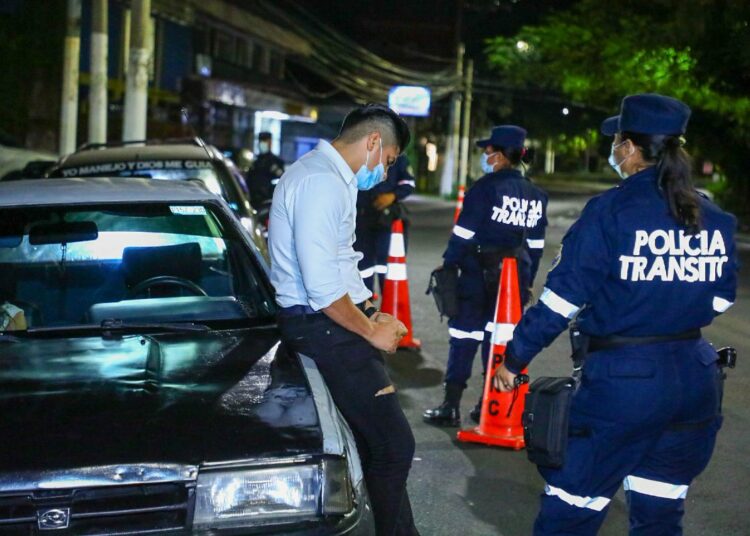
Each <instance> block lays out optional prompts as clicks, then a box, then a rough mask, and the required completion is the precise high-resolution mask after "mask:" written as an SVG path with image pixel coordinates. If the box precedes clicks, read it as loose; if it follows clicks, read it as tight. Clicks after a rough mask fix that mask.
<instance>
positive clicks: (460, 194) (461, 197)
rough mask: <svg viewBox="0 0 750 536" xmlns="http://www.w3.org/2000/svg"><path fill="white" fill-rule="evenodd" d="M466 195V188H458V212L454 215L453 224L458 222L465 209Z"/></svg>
mask: <svg viewBox="0 0 750 536" xmlns="http://www.w3.org/2000/svg"><path fill="white" fill-rule="evenodd" d="M465 195H466V187H465V186H463V185H461V186H459V187H458V201H456V212H454V213H453V223H456V222H457V221H458V216H459V215H460V214H461V211H462V210H463V208H464V196H465Z"/></svg>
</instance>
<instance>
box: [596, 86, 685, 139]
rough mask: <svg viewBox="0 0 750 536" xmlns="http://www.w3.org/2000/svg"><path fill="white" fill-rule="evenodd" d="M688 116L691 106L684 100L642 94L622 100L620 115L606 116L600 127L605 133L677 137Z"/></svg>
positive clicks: (682, 132) (681, 131) (682, 130)
mask: <svg viewBox="0 0 750 536" xmlns="http://www.w3.org/2000/svg"><path fill="white" fill-rule="evenodd" d="M688 119H690V107H689V106H688V105H687V104H685V103H684V102H681V101H678V100H677V99H673V98H672V97H665V96H664V95H659V94H657V93H641V94H639V95H629V96H627V97H625V98H624V99H622V104H621V105H620V115H615V116H614V117H610V118H608V119H605V120H604V122H603V123H602V127H601V130H602V134H604V135H606V136H614V135H615V134H616V133H618V132H633V133H636V134H663V135H671V136H676V135H680V134H684V133H685V128H686V127H687V123H688Z"/></svg>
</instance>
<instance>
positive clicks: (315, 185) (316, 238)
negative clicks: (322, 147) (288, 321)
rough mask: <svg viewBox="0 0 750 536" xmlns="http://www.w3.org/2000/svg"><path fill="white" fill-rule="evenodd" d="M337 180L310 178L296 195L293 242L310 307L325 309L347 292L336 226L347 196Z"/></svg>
mask: <svg viewBox="0 0 750 536" xmlns="http://www.w3.org/2000/svg"><path fill="white" fill-rule="evenodd" d="M336 181H338V179H337V178H336V177H326V176H324V175H318V176H311V177H309V178H308V179H307V180H306V181H305V184H304V185H303V186H302V187H300V189H299V190H298V192H297V194H298V195H297V196H296V200H295V206H294V215H295V217H294V225H293V233H294V243H295V247H296V253H297V261H298V263H299V269H300V274H301V275H302V283H303V285H304V287H305V291H306V292H307V296H308V300H309V305H310V307H312V308H313V309H315V310H320V309H324V308H326V307H328V306H329V305H331V304H332V303H333V302H335V301H336V300H338V299H339V298H341V297H342V296H344V295H345V294H346V293H347V290H346V286H345V284H344V281H343V279H342V275H341V273H340V267H339V261H338V243H337V237H338V235H339V227H340V226H341V221H342V219H343V217H344V213H345V210H346V205H345V203H346V196H345V195H341V194H340V192H339V190H340V189H341V187H340V186H339V185H338V184H337V183H336Z"/></svg>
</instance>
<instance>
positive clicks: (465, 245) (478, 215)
mask: <svg viewBox="0 0 750 536" xmlns="http://www.w3.org/2000/svg"><path fill="white" fill-rule="evenodd" d="M483 190H484V188H483V187H482V184H481V183H479V182H478V183H477V184H475V185H474V186H472V187H471V188H470V189H469V191H468V192H466V197H465V198H464V206H463V209H462V210H461V214H460V215H459V216H458V221H457V222H456V224H455V225H454V226H453V234H452V235H451V237H450V240H448V248H447V249H446V250H445V253H443V259H444V261H445V264H446V265H447V266H451V265H456V264H458V262H459V261H460V260H461V259H462V258H464V257H465V256H466V254H467V253H468V250H469V248H471V247H473V246H475V245H476V243H477V241H476V239H475V238H474V236H475V235H476V233H477V231H478V230H479V227H480V225H481V223H482V218H483V217H485V212H486V208H487V201H486V196H484V195H483V193H482V192H483Z"/></svg>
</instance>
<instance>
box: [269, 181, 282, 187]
mask: <svg viewBox="0 0 750 536" xmlns="http://www.w3.org/2000/svg"><path fill="white" fill-rule="evenodd" d="M280 180H281V179H271V186H276V185H277V184H279V181H280Z"/></svg>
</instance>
